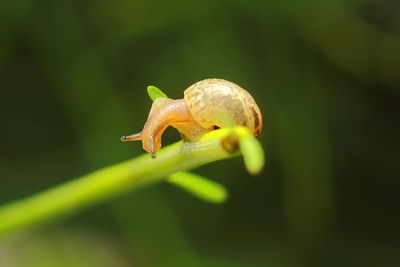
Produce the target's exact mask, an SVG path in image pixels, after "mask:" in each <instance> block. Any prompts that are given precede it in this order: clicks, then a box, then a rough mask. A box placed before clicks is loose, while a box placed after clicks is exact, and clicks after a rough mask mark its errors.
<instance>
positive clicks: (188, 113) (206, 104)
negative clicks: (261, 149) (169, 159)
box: [121, 79, 262, 158]
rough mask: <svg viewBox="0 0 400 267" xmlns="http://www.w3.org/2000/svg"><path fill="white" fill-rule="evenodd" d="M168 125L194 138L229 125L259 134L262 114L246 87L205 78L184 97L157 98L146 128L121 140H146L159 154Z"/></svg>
mask: <svg viewBox="0 0 400 267" xmlns="http://www.w3.org/2000/svg"><path fill="white" fill-rule="evenodd" d="M168 126H172V127H174V128H176V129H177V130H178V131H179V132H180V133H182V134H183V135H184V136H186V137H187V138H188V139H189V140H191V141H195V140H197V139H198V138H199V137H201V136H203V135H204V134H205V133H207V132H209V131H212V130H214V129H218V128H224V127H229V126H244V127H247V128H248V129H249V130H250V131H251V132H252V133H253V135H254V136H258V135H259V134H260V132H261V130H262V116H261V112H260V109H259V107H258V106H257V104H256V102H255V101H254V99H253V97H252V96H251V95H250V94H249V93H248V92H247V91H246V90H245V89H243V88H241V87H240V86H238V85H236V84H234V83H232V82H229V81H226V80H223V79H205V80H202V81H199V82H197V83H195V84H193V85H191V86H190V87H189V88H187V89H186V90H185V91H184V98H183V99H177V100H174V99H169V98H164V97H161V98H158V99H156V100H155V101H154V102H153V105H152V107H151V110H150V113H149V116H148V118H147V121H146V123H145V125H144V128H143V130H142V132H140V133H137V134H134V135H130V136H123V137H122V138H121V140H122V141H136V140H142V143H143V149H144V150H146V151H147V152H150V153H151V156H152V157H153V158H155V153H156V151H158V150H159V149H160V147H161V136H162V133H163V132H164V131H165V129H166V128H167V127H168Z"/></svg>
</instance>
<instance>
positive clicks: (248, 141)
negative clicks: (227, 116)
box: [235, 127, 265, 175]
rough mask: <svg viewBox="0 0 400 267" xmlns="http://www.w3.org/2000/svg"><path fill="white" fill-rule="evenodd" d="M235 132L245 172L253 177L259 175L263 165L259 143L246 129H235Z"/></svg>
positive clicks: (262, 153) (262, 154) (262, 155)
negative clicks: (237, 136)
mask: <svg viewBox="0 0 400 267" xmlns="http://www.w3.org/2000/svg"><path fill="white" fill-rule="evenodd" d="M235 131H236V132H237V133H238V135H239V146H240V151H241V152H242V155H243V160H244V164H245V166H246V169H247V171H248V172H249V173H251V174H253V175H256V174H258V173H260V171H261V170H262V168H263V167H264V163H265V159H264V151H263V148H262V146H261V144H260V142H258V140H257V139H256V138H255V137H254V136H253V135H252V134H251V133H250V131H249V130H248V129H247V128H244V127H237V128H235Z"/></svg>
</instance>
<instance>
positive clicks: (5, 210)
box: [0, 130, 238, 236]
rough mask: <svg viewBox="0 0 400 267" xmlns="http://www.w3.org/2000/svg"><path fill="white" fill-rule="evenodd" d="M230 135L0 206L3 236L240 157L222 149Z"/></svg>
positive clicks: (179, 145) (175, 146) (219, 135)
mask: <svg viewBox="0 0 400 267" xmlns="http://www.w3.org/2000/svg"><path fill="white" fill-rule="evenodd" d="M218 131H219V130H218ZM214 132H217V131H214ZM228 134H229V132H228V131H221V132H220V133H217V134H216V133H211V134H210V135H206V136H204V137H203V138H201V139H200V140H199V141H197V142H193V143H192V142H186V143H182V142H178V143H175V144H172V145H170V146H168V147H165V148H163V149H161V150H160V151H159V152H158V153H157V158H156V159H152V158H151V157H150V155H148V154H145V155H142V156H139V157H137V158H134V159H131V160H128V161H125V162H122V163H119V164H115V165H113V166H110V167H106V168H103V169H100V170H97V171H94V172H92V173H90V174H87V175H84V176H82V177H80V178H77V179H75V180H73V181H71V182H67V183H65V184H62V185H59V186H57V187H54V188H52V189H49V190H47V191H44V192H41V193H38V194H36V195H34V196H32V197H29V198H26V199H23V200H19V201H16V202H13V203H10V204H6V205H4V206H2V207H0V236H2V235H5V234H6V233H9V232H11V231H14V230H17V229H23V228H28V227H31V226H33V225H36V224H39V223H43V222H45V221H49V220H55V219H58V218H61V217H67V216H71V215H73V214H76V213H77V212H79V211H81V210H83V209H85V208H88V207H90V206H93V205H95V204H98V203H101V202H104V201H105V200H107V199H109V198H111V197H114V196H117V195H120V194H122V193H125V192H128V191H132V190H136V189H138V188H141V187H143V186H146V185H149V184H152V183H155V182H157V181H160V180H161V179H163V178H164V177H166V176H167V175H169V174H171V173H174V172H176V171H181V170H188V169H192V168H195V167H198V166H200V165H203V164H206V163H209V162H212V161H217V160H220V159H224V158H229V157H231V156H233V155H237V154H238V153H235V154H230V153H228V152H226V151H225V150H224V149H223V147H222V146H221V140H222V139H223V138H225V137H226V136H227V135H228Z"/></svg>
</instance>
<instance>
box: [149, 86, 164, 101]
mask: <svg viewBox="0 0 400 267" xmlns="http://www.w3.org/2000/svg"><path fill="white" fill-rule="evenodd" d="M147 93H148V94H149V96H150V98H151V100H153V101H154V100H156V99H157V98H160V97H166V98H168V96H167V95H166V94H165V93H164V92H163V91H161V90H160V89H158V88H157V87H155V86H152V85H149V86H147Z"/></svg>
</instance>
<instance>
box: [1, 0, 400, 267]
mask: <svg viewBox="0 0 400 267" xmlns="http://www.w3.org/2000/svg"><path fill="white" fill-rule="evenodd" d="M213 77H218V78H225V79H227V80H230V81H233V82H235V83H237V84H239V85H241V86H243V87H244V88H246V89H247V90H248V91H250V92H251V94H252V95H253V96H254V98H255V99H256V100H257V102H258V104H259V106H260V108H261V110H262V113H263V116H264V124H265V128H264V131H263V133H262V134H261V136H260V141H261V143H262V144H263V147H264V149H265V151H266V158H267V165H266V168H265V169H264V171H263V172H262V173H261V175H260V176H258V177H250V176H249V175H248V174H247V173H246V171H245V168H244V166H243V163H242V160H241V159H240V158H237V159H233V160H227V161H222V162H216V163H213V164H210V165H207V166H204V167H202V168H200V169H198V170H196V172H197V173H200V174H203V175H205V176H207V177H212V178H214V179H215V180H216V181H218V182H220V183H223V184H225V185H226V186H227V187H228V188H229V190H230V199H229V201H228V202H227V203H226V204H223V205H212V204H209V203H205V202H202V201H200V200H198V199H195V198H193V197H192V196H190V195H188V194H186V193H185V192H182V191H180V190H178V189H177V188H173V187H172V186H170V185H168V184H159V185H156V186H153V187H150V188H145V189H143V190H141V191H138V192H134V193H132V194H127V195H125V196H122V197H120V198H117V199H114V200H112V201H111V202H108V203H107V204H103V205H101V206H97V207H95V208H93V209H91V210H89V211H85V212H83V213H81V214H79V215H78V216H75V217H74V218H71V219H68V220H65V221H62V222H57V223H55V224H52V225H51V226H46V227H42V228H40V229H37V230H34V231H29V232H24V233H20V234H18V235H13V236H10V237H8V238H6V239H3V240H0V266H1V267H3V266H6V267H9V266H11V267H14V266H18V267H19V266H23V267H25V266H28V267H30V266H83V267H86V266H145V267H147V266H178V267H179V266H274V267H280V266H281V267H292V266H296V267H297V266H399V264H400V230H399V229H400V228H399V224H400V213H399V211H400V209H399V201H400V194H399V192H400V181H399V178H400V168H399V164H400V153H399V148H400V139H399V136H400V120H399V114H400V2H399V1H398V0H347V1H345V0H336V1H328V2H325V1H316V0H303V1H278V0H270V1H210V0H205V1H201V2H189V1H181V0H174V1H134V0H117V1H105V0H99V1H78V0H64V1H51V0H36V1H33V0H13V1H11V0H10V1H7V0H1V1H0V88H1V90H0V111H1V131H0V136H1V138H0V177H1V178H0V203H6V202H9V201H12V200H16V199H19V198H23V197H25V196H28V195H31V194H33V193H36V192H39V191H41V190H44V189H47V188H49V187H52V186H55V185H58V184H60V183H63V182H66V181H69V180H71V179H73V178H74V177H78V176H80V175H82V174H85V173H88V172H90V171H93V170H95V169H97V168H100V167H104V166H107V165H110V164H113V163H117V162H120V161H123V160H126V159H129V158H132V157H134V156H136V155H139V154H141V153H143V151H142V149H141V145H140V143H129V144H126V143H121V142H120V141H119V137H120V136H121V135H125V134H130V133H134V132H138V131H140V130H141V129H142V127H143V124H144V122H145V120H146V118H147V114H148V111H149V109H150V106H151V100H150V99H149V98H148V96H147V93H146V86H147V85H150V84H152V85H155V86H158V87H159V88H161V89H162V90H164V91H165V92H166V93H167V94H168V95H169V96H170V97H172V98H181V97H182V94H183V90H184V89H185V88H186V87H188V86H189V85H191V84H192V83H194V82H196V81H198V80H201V79H204V78H213ZM163 138H164V139H163V140H164V144H168V143H172V142H175V141H176V140H178V139H179V136H178V134H177V133H176V131H174V130H173V129H169V130H168V131H167V133H166V134H165V135H164V137H163Z"/></svg>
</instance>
